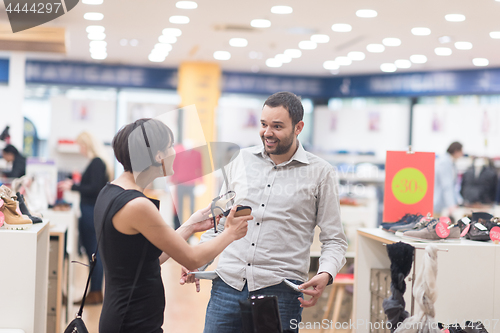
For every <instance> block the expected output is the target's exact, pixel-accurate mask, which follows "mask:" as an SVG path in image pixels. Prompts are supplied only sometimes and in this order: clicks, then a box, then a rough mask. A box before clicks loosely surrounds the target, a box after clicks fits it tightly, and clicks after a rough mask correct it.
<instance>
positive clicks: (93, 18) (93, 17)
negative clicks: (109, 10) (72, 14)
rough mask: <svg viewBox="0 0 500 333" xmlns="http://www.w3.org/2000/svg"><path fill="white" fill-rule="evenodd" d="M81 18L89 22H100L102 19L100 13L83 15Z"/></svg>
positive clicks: (102, 16)
mask: <svg viewBox="0 0 500 333" xmlns="http://www.w3.org/2000/svg"><path fill="white" fill-rule="evenodd" d="M83 18H84V19H86V20H89V21H100V20H102V19H103V18H104V15H103V14H102V13H85V15H83Z"/></svg>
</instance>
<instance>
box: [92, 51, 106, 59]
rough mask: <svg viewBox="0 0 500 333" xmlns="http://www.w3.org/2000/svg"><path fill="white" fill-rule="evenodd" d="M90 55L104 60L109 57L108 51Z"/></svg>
mask: <svg viewBox="0 0 500 333" xmlns="http://www.w3.org/2000/svg"><path fill="white" fill-rule="evenodd" d="M90 57H91V58H92V59H95V60H104V59H106V58H107V57H108V54H107V53H91V54H90Z"/></svg>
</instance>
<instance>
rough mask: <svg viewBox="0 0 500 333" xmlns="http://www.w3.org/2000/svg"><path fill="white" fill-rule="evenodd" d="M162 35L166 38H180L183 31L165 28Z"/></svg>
mask: <svg viewBox="0 0 500 333" xmlns="http://www.w3.org/2000/svg"><path fill="white" fill-rule="evenodd" d="M162 33H163V34H164V35H165V36H174V37H179V36H180V35H182V31H181V29H177V28H165V29H163V31H162Z"/></svg>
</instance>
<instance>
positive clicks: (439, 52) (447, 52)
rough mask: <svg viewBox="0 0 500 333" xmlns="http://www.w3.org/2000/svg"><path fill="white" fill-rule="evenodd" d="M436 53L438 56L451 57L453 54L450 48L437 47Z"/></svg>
mask: <svg viewBox="0 0 500 333" xmlns="http://www.w3.org/2000/svg"><path fill="white" fill-rule="evenodd" d="M434 52H436V54H437V55H438V56H450V55H451V54H452V53H453V52H452V51H451V49H450V48H449V47H436V48H435V49H434Z"/></svg>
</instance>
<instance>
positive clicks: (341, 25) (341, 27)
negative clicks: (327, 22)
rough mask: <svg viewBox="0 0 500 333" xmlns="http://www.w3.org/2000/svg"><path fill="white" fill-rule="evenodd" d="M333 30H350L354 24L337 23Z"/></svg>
mask: <svg viewBox="0 0 500 333" xmlns="http://www.w3.org/2000/svg"><path fill="white" fill-rule="evenodd" d="M332 30H333V31H335V32H349V31H352V26H351V25H350V24H347V23H335V24H334V25H332Z"/></svg>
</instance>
